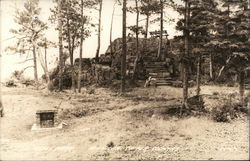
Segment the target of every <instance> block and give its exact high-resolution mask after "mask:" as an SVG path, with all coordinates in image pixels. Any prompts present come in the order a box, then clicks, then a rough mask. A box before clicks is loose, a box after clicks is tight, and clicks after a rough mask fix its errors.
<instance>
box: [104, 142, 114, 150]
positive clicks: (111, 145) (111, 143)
mask: <svg viewBox="0 0 250 161" xmlns="http://www.w3.org/2000/svg"><path fill="white" fill-rule="evenodd" d="M106 146H107V147H108V148H113V147H114V146H115V144H114V143H113V142H112V141H110V142H109V143H108V144H107V145H106Z"/></svg>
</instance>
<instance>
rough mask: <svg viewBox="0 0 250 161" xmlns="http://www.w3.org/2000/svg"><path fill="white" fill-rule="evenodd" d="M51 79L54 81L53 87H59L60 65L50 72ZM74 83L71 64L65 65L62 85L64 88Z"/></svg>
mask: <svg viewBox="0 0 250 161" xmlns="http://www.w3.org/2000/svg"><path fill="white" fill-rule="evenodd" d="M50 80H52V82H53V87H54V88H56V89H58V88H59V67H58V66H57V67H56V68H54V69H53V71H52V72H51V74H50ZM71 84H72V78H71V68H70V65H65V67H64V70H63V73H62V86H63V88H70V87H71Z"/></svg>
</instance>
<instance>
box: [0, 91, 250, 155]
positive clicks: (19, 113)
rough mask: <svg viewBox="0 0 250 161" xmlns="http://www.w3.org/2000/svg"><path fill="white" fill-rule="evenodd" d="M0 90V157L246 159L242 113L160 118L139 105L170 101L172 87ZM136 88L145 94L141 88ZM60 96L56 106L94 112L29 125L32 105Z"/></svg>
mask: <svg viewBox="0 0 250 161" xmlns="http://www.w3.org/2000/svg"><path fill="white" fill-rule="evenodd" d="M2 90H3V92H2V94H3V105H4V107H5V117H4V118H1V119H0V121H1V141H0V143H1V146H0V147H1V148H0V159H1V160H12V159H13V160H17V159H18V160H34V159H35V160H70V159H71V160H72V159H78V160H79V159H123V160H124V159H161V160H162V159H164V160H166V159H175V160H176V159H211V160H212V159H217V160H218V159H249V150H248V149H249V143H248V142H249V140H248V138H249V131H248V130H249V125H248V123H247V122H248V121H247V119H246V118H241V119H237V120H234V121H233V122H231V123H216V122H214V121H212V120H210V119H208V118H205V117H200V118H197V117H190V118H185V119H177V118H169V119H163V118H161V117H160V116H158V115H157V114H154V113H153V114H149V113H147V112H146V111H145V110H143V109H145V108H150V107H157V106H159V105H162V104H163V102H164V104H165V105H166V104H172V103H173V100H172V98H173V96H174V95H178V94H179V90H176V89H173V88H169V89H168V90H166V89H161V90H158V92H160V94H159V95H160V98H157V99H155V98H153V96H149V97H152V99H149V100H143V98H134V97H133V99H132V98H131V97H125V98H122V97H120V96H117V95H116V94H115V93H112V92H111V91H108V90H106V89H100V90H99V89H98V90H97V91H96V93H95V94H83V95H76V96H73V97H72V98H71V99H70V100H68V97H69V95H70V93H65V94H62V95H61V96H60V97H55V96H51V95H48V94H47V93H46V92H41V91H40V92H38V91H35V90H32V89H22V88H3V89H2ZM136 90H137V92H138V93H137V94H138V95H140V92H141V93H143V94H144V95H145V90H144V89H136ZM150 90H154V89H150ZM164 91H168V92H167V93H166V92H165V93H164ZM169 91H171V93H169ZM204 91H205V90H204ZM150 93H151V92H149V93H148V95H150ZM143 94H141V95H143ZM62 100H64V102H63V103H62V105H61V108H62V109H73V108H76V107H83V108H85V109H88V111H94V112H91V113H90V114H87V115H86V116H84V117H81V118H76V117H71V118H68V119H64V120H63V122H65V123H66V124H67V126H65V127H64V128H63V129H61V130H54V131H39V132H38V131H31V130H30V129H31V126H32V124H33V123H34V122H35V112H36V110H38V109H46V108H48V107H51V106H57V105H58V104H59V103H60V102H61V101H62ZM138 100H139V101H138ZM140 100H141V101H140ZM175 101H176V100H175ZM177 101H178V100H177ZM136 110H137V111H140V110H141V112H140V113H138V112H136Z"/></svg>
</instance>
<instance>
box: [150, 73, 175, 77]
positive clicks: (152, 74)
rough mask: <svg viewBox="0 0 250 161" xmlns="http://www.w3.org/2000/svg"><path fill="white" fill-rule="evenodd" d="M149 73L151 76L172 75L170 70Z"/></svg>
mask: <svg viewBox="0 0 250 161" xmlns="http://www.w3.org/2000/svg"><path fill="white" fill-rule="evenodd" d="M148 75H149V76H151V77H170V73H169V72H158V73H149V74H148Z"/></svg>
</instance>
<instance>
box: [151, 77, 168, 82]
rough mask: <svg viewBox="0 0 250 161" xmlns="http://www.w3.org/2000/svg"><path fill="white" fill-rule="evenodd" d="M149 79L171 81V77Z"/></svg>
mask: <svg viewBox="0 0 250 161" xmlns="http://www.w3.org/2000/svg"><path fill="white" fill-rule="evenodd" d="M151 78H152V79H156V80H163V81H172V78H171V77H151Z"/></svg>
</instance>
